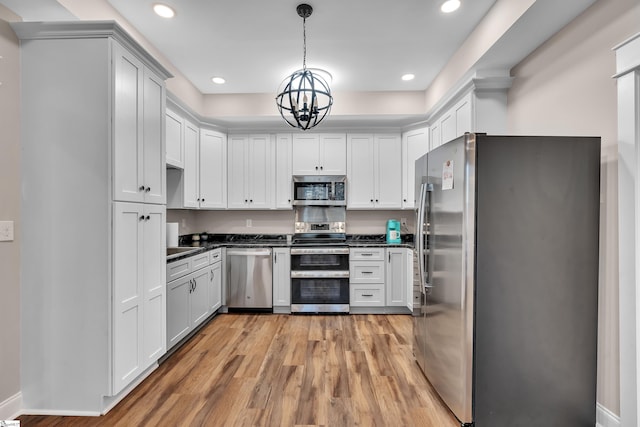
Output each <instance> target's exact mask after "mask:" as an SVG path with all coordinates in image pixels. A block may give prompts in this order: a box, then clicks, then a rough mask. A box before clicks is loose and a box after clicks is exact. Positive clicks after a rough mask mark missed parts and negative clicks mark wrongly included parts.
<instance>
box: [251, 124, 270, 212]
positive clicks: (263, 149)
mask: <svg viewBox="0 0 640 427" xmlns="http://www.w3.org/2000/svg"><path fill="white" fill-rule="evenodd" d="M247 156H248V159H247V165H248V167H247V189H248V193H249V208H250V209H271V208H274V207H275V198H274V191H273V190H274V170H273V166H274V164H275V151H274V144H273V141H272V140H271V135H250V136H249V150H248V152H247Z"/></svg>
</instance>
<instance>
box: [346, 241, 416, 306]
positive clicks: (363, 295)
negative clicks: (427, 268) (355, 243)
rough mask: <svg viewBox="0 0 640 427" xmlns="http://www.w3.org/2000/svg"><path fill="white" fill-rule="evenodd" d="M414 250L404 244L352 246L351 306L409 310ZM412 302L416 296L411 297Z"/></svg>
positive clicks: (350, 273) (350, 268)
mask: <svg viewBox="0 0 640 427" xmlns="http://www.w3.org/2000/svg"><path fill="white" fill-rule="evenodd" d="M412 262H413V258H412V251H411V249H408V248H402V247H388V248H382V247H369V248H366V247H362V248H351V249H350V256H349V287H350V305H351V307H353V308H355V310H354V311H356V312H362V311H360V310H365V311H366V309H367V308H371V309H372V312H380V310H383V311H384V312H396V313H400V312H402V313H405V312H406V313H409V311H408V310H405V309H404V308H401V309H400V307H407V308H409V302H408V300H407V298H408V296H409V295H412V294H413V286H412V283H409V281H410V279H412V277H413V275H412V264H411V263H412ZM409 301H410V302H411V305H412V304H413V299H410V300H409Z"/></svg>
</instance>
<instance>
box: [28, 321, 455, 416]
mask: <svg viewBox="0 0 640 427" xmlns="http://www.w3.org/2000/svg"><path fill="white" fill-rule="evenodd" d="M411 322H412V320H411V316H406V315H336V316H333V315H278V314H222V315H218V316H216V317H215V318H214V319H213V320H212V321H211V322H210V323H209V324H208V325H206V326H205V327H204V328H203V329H201V330H200V331H199V332H198V333H197V334H196V335H194V337H193V338H192V339H191V340H190V341H189V342H188V343H186V344H185V345H184V346H183V347H182V348H180V349H179V350H178V351H177V352H176V353H174V354H173V355H172V356H171V357H169V358H168V359H167V360H166V361H165V362H164V363H162V364H161V365H160V367H159V368H158V369H157V370H156V371H155V372H154V373H153V374H152V375H151V376H149V378H147V379H146V380H145V381H144V382H143V383H142V384H140V386H138V387H137V388H136V389H135V390H134V391H133V392H132V393H130V394H129V395H128V396H127V397H126V398H125V399H124V400H123V401H122V402H120V403H119V404H118V405H117V406H116V407H115V408H114V409H112V410H111V411H110V412H109V413H108V414H107V415H105V416H103V417H49V416H47V417H44V416H22V417H20V420H21V425H22V426H23V427H28V426H47V427H48V426H97V425H100V426H160V425H162V426H309V425H315V426H424V427H429V426H433V427H457V426H459V425H460V424H459V423H457V422H456V420H455V418H454V417H453V415H452V414H451V413H450V412H449V410H448V409H447V408H446V407H445V406H444V404H443V403H442V401H441V400H440V399H439V398H438V397H437V396H436V395H435V393H434V391H433V389H432V388H431V386H430V385H429V383H428V382H427V380H426V379H425V377H424V376H423V375H422V372H421V371H420V369H419V367H418V365H417V364H416V363H415V360H414V358H413V355H412V349H411V347H412V323H411Z"/></svg>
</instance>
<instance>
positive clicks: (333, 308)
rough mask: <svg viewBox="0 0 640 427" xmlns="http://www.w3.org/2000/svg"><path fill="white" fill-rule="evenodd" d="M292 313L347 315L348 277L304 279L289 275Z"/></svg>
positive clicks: (302, 276)
mask: <svg viewBox="0 0 640 427" xmlns="http://www.w3.org/2000/svg"><path fill="white" fill-rule="evenodd" d="M291 312H292V313H348V312H349V277H348V275H347V277H331V276H329V275H328V276H325V277H304V275H300V276H296V274H295V272H292V273H291Z"/></svg>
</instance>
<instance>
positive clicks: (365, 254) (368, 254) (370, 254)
mask: <svg viewBox="0 0 640 427" xmlns="http://www.w3.org/2000/svg"><path fill="white" fill-rule="evenodd" d="M360 255H362V256H373V254H372V253H370V252H369V253H364V254H360Z"/></svg>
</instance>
